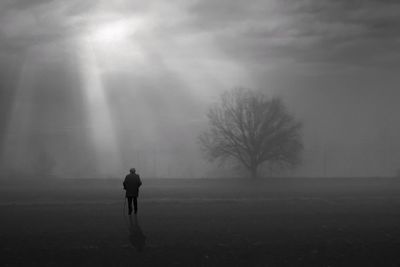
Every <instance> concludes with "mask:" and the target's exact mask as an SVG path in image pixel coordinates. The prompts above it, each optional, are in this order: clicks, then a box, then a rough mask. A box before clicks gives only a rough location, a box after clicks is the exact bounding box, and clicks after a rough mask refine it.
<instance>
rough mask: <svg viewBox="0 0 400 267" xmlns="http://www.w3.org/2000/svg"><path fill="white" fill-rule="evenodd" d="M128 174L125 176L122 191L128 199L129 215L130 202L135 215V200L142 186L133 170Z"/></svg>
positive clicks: (130, 212) (130, 210)
mask: <svg viewBox="0 0 400 267" xmlns="http://www.w3.org/2000/svg"><path fill="white" fill-rule="evenodd" d="M129 172H130V173H129V174H128V175H127V176H125V180H124V183H123V185H124V189H125V191H126V193H125V197H126V198H127V199H128V207H129V215H131V214H132V200H133V206H134V209H135V214H136V213H137V210H138V208H137V198H138V195H139V187H140V186H141V185H142V181H141V180H140V177H139V175H138V174H137V173H136V170H135V168H132V169H130V171H129Z"/></svg>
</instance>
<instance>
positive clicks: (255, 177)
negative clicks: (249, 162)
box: [250, 166, 258, 179]
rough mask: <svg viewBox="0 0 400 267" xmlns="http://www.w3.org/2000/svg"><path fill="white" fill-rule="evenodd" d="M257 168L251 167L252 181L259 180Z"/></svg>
mask: <svg viewBox="0 0 400 267" xmlns="http://www.w3.org/2000/svg"><path fill="white" fill-rule="evenodd" d="M257 169H258V168H257V166H252V167H250V175H251V178H252V179H257V178H258V172H257Z"/></svg>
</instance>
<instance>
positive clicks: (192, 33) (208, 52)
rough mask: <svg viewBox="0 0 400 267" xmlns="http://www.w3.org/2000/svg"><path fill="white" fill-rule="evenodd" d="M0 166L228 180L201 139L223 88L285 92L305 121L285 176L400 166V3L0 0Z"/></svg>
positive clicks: (61, 173) (47, 172)
mask: <svg viewBox="0 0 400 267" xmlns="http://www.w3.org/2000/svg"><path fill="white" fill-rule="evenodd" d="M0 10H1V12H0V59H1V61H0V139H1V142H0V151H1V157H0V170H1V173H2V174H5V175H10V174H16V175H25V176H29V175H33V176H35V175H41V176H55V177H68V178H71V177H72V178H89V177H90V178H116V177H119V178H120V177H122V176H123V175H124V174H125V173H126V172H127V170H129V168H131V167H135V168H137V169H138V170H139V172H140V173H141V175H143V176H145V177H179V178H199V177H216V176H237V173H235V170H232V171H231V170H230V169H229V168H221V166H219V165H218V164H214V163H209V162H207V161H206V160H205V159H204V157H203V156H202V154H201V151H200V149H199V147H198V143H197V136H198V135H199V133H200V132H201V131H202V130H204V129H205V128H206V127H207V118H206V113H207V110H208V108H209V106H210V105H211V104H213V103H215V102H216V101H218V97H219V95H220V94H221V93H222V92H223V91H225V90H229V89H232V88H235V87H248V88H253V89H258V90H262V91H264V92H265V93H266V94H268V95H271V96H275V95H278V96H281V97H282V98H283V100H284V101H285V103H286V104H287V106H288V107H289V109H290V110H291V112H292V113H293V114H295V116H296V117H298V118H299V119H300V120H301V121H302V122H303V124H304V137H303V138H304V156H303V158H304V160H303V163H302V165H301V166H300V167H299V168H298V169H296V170H293V171H288V172H285V173H283V174H280V175H285V176H307V177H308V176H315V177H324V176H326V177H328V176H329V177H331V176H335V177H336V176H343V177H349V176H394V175H396V173H397V172H398V169H399V168H400V143H399V142H398V140H397V136H399V134H400V119H399V118H400V117H399V116H396V115H397V114H398V113H399V105H398V103H397V99H398V98H399V96H400V95H399V94H400V92H399V91H398V84H399V83H400V78H399V76H398V71H399V66H400V57H399V51H398V45H399V23H400V20H399V17H400V16H399V12H400V6H399V5H398V4H397V3H396V2H392V1H382V2H381V1H379V2H378V1H373V0H371V1H364V2H363V3H362V4H361V3H357V2H348V1H335V2H333V1H296V2H295V3H294V2H293V1H273V0H271V1H253V3H252V4H249V3H242V2H240V1H233V2H232V1H229V3H225V1H223V2H220V1H219V2H218V3H215V2H213V1H175V2H173V3H170V4H168V5H167V4H165V3H163V2H161V1H150V2H148V3H146V4H145V3H141V2H135V1H133V2H129V3H128V2H127V1H116V2H113V3H110V2H108V1H85V2H84V3H82V2H81V1H68V2H64V1H29V2H25V1H5V2H2V3H1V4H0Z"/></svg>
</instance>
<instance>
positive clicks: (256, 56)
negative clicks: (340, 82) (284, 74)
mask: <svg viewBox="0 0 400 267" xmlns="http://www.w3.org/2000/svg"><path fill="white" fill-rule="evenodd" d="M190 11H191V12H192V15H193V18H194V19H193V26H194V28H195V29H196V30H202V31H208V32H212V34H214V36H215V39H216V40H217V41H218V43H219V45H220V47H221V49H223V50H224V51H225V52H226V53H228V54H229V55H230V56H232V57H235V58H237V60H239V61H247V62H250V63H256V64H265V62H268V60H273V63H276V62H275V61H274V60H284V59H287V60H289V61H292V62H298V63H302V64H312V63H321V62H323V63H326V64H341V65H364V64H370V65H379V66H381V65H386V66H393V67H399V66H400V62H399V61H398V57H392V56H391V55H392V54H393V53H396V51H397V48H396V44H398V43H397V42H396V38H398V36H399V34H400V3H398V2H396V1H374V0H368V1H362V2H360V1H329V0H323V1H316V0H301V1H292V0H285V1H277V0H269V1H250V2H249V1H246V2H243V1H199V2H198V3H197V4H196V5H194V6H193V7H192V9H191V10H190Z"/></svg>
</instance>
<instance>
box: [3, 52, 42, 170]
mask: <svg viewBox="0 0 400 267" xmlns="http://www.w3.org/2000/svg"><path fill="white" fill-rule="evenodd" d="M34 84H35V72H34V66H32V64H31V62H30V60H29V59H26V60H25V62H24V63H23V66H22V68H21V71H20V76H19V80H18V83H17V87H16V89H15V90H16V93H15V97H14V103H13V106H12V109H11V113H10V118H9V121H8V125H7V128H6V135H5V138H4V140H3V141H4V145H3V151H2V162H3V164H4V166H5V167H6V168H8V169H9V170H11V171H16V170H17V171H18V172H22V173H27V172H29V171H30V170H31V168H32V166H31V162H30V161H31V157H32V154H31V152H32V151H29V147H30V144H29V143H30V139H29V137H30V135H31V134H32V131H33V130H32V129H34V128H35V127H33V126H34V123H35V121H34V98H35V91H34Z"/></svg>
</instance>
